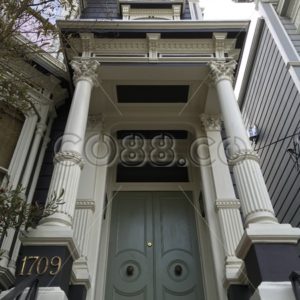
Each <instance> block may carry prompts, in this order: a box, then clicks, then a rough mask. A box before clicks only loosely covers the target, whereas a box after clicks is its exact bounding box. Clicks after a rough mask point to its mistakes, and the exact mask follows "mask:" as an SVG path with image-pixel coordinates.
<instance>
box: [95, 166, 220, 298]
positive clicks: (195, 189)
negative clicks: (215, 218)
mask: <svg viewBox="0 0 300 300" xmlns="http://www.w3.org/2000/svg"><path fill="white" fill-rule="evenodd" d="M189 169H191V170H189V172H190V175H191V179H193V180H191V182H189V183H186V182H185V183H170V184H157V183H143V184H142V185H141V184H140V183H130V184H128V183H125V184H123V185H122V184H117V183H116V182H115V180H114V179H115V168H112V169H111V170H110V171H111V172H109V174H108V178H107V179H108V181H107V183H108V189H107V196H108V203H110V202H111V201H112V199H113V197H114V193H116V192H120V191H132V192H134V191H180V188H182V190H183V191H191V192H192V195H193V199H191V200H192V201H193V204H194V206H195V207H196V210H197V211H198V212H199V213H195V222H196V233H197V244H198V250H199V255H200V260H201V269H202V270H201V272H202V279H203V287H204V297H205V299H207V300H208V299H217V296H216V291H215V289H214V288H213V284H212V283H214V282H215V280H216V278H215V274H214V271H213V270H214V269H215V268H214V262H213V257H212V256H211V253H212V252H211V243H210V232H209V229H208V227H207V220H205V219H203V217H202V216H201V213H200V212H201V208H200V203H199V201H198V199H199V197H200V192H201V188H200V184H199V182H200V174H199V172H197V171H199V170H196V168H189ZM196 182H198V184H196ZM111 213H112V210H111V205H108V207H107V210H106V218H105V220H102V230H101V240H100V247H99V253H101V255H99V261H98V267H97V278H96V282H97V285H96V286H95V299H97V300H106V299H105V288H106V272H103V270H106V269H107V264H108V251H109V238H110V228H111ZM200 236H201V243H199V240H200ZM204 257H205V259H203V258H204Z"/></svg>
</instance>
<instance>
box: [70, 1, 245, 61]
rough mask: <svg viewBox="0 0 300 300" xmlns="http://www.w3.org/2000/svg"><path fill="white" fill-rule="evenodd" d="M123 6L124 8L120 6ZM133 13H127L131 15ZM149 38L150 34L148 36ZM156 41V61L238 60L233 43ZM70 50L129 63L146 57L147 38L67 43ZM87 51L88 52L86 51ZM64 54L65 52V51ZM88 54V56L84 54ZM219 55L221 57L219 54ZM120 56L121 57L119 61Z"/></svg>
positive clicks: (147, 49) (232, 40)
mask: <svg viewBox="0 0 300 300" xmlns="http://www.w3.org/2000/svg"><path fill="white" fill-rule="evenodd" d="M123 6H124V5H123ZM132 11H133V9H132V8H131V9H130V14H132ZM170 13H171V19H173V18H174V17H173V11H172V10H170ZM151 34H152V33H151ZM217 35H218V38H214V39H180V38H178V39H165V38H164V39H156V41H155V48H156V49H157V52H158V53H159V54H160V55H159V57H158V60H159V59H160V58H161V56H163V55H172V57H173V59H175V57H176V55H178V58H180V59H183V57H184V55H187V56H191V55H193V56H194V57H199V58H200V57H213V56H214V55H217V57H224V55H225V53H226V54H228V57H231V59H236V58H238V56H239V51H240V50H239V49H235V44H236V39H227V38H225V39H224V40H220V39H219V35H220V34H219V33H218V34H217ZM70 44H71V45H72V48H74V49H78V51H79V52H81V53H85V54H86V53H91V54H92V55H93V56H95V57H102V59H101V61H102V60H105V61H108V60H110V59H112V58H115V59H125V58H127V59H129V57H130V58H133V57H141V56H143V57H145V58H148V57H149V38H148V35H147V38H144V39H141V38H138V39H124V38H122V39H118V38H114V39H108V38H101V39H100V38H99V39H97V38H94V39H93V40H92V43H91V41H90V42H87V41H85V44H84V45H83V41H82V39H81V40H79V39H75V38H71V39H70ZM89 47H91V48H89ZM67 51H68V49H67ZM86 51H88V52H86ZM220 53H222V55H221V54H220ZM68 55H70V57H73V56H74V55H75V54H74V53H71V52H69V53H68ZM122 55H124V57H122Z"/></svg>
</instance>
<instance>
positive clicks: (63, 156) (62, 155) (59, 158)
mask: <svg viewBox="0 0 300 300" xmlns="http://www.w3.org/2000/svg"><path fill="white" fill-rule="evenodd" d="M65 161H69V162H73V163H74V164H76V165H79V166H80V168H81V169H82V168H83V165H84V160H83V158H82V156H81V154H80V153H78V152H75V151H63V152H58V153H56V155H55V157H54V163H64V162H65Z"/></svg>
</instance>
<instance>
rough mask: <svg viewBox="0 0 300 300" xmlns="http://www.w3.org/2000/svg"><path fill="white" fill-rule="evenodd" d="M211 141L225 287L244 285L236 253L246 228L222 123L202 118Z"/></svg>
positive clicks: (211, 118) (209, 142)
mask: <svg viewBox="0 0 300 300" xmlns="http://www.w3.org/2000/svg"><path fill="white" fill-rule="evenodd" d="M201 121H202V124H203V126H204V128H205V131H206V136H207V139H208V150H209V155H210V160H211V170H212V176H213V181H214V189H215V194H216V200H215V206H216V210H217V214H218V219H219V224H220V229H221V233H222V239H223V243H224V246H225V256H226V258H225V282H224V283H225V285H228V284H232V283H243V281H244V276H243V268H244V263H243V261H242V260H240V259H239V258H237V257H236V254H235V251H236V248H237V246H238V243H239V241H240V239H241V238H242V235H243V232H244V228H243V223H242V218H241V214H240V202H239V200H238V199H236V197H235V192H234V188H233V184H232V180H231V176H230V172H229V168H228V165H227V164H226V155H225V152H224V148H223V147H222V137H221V133H220V130H221V122H220V118H219V116H218V115H204V114H203V115H201Z"/></svg>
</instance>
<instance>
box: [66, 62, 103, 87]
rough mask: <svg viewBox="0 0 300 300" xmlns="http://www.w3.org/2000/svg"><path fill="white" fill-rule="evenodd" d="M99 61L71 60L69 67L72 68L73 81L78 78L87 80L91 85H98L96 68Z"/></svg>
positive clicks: (78, 79) (76, 80)
mask: <svg viewBox="0 0 300 300" xmlns="http://www.w3.org/2000/svg"><path fill="white" fill-rule="evenodd" d="M99 66H100V63H99V62H98V61H95V60H81V61H75V60H73V61H72V62H71V67H72V68H73V70H74V76H73V80H74V83H76V82H78V81H80V80H88V81H90V82H91V83H92V84H93V85H95V86H97V85H99V82H98V74H97V69H98V67H99Z"/></svg>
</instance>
